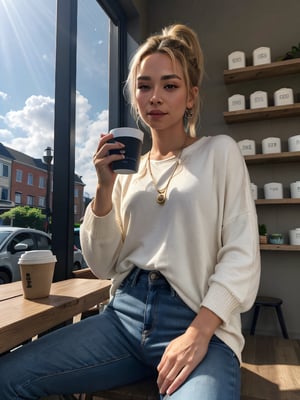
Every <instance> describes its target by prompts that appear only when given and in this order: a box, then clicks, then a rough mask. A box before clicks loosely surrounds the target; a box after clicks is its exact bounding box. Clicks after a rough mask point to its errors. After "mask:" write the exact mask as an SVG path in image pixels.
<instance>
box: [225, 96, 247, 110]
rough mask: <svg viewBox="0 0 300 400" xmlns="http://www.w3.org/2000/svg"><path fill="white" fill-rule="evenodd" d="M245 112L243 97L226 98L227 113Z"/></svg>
mask: <svg viewBox="0 0 300 400" xmlns="http://www.w3.org/2000/svg"><path fill="white" fill-rule="evenodd" d="M239 110H245V96H243V95H242V94H234V95H233V96H230V97H228V111H239Z"/></svg>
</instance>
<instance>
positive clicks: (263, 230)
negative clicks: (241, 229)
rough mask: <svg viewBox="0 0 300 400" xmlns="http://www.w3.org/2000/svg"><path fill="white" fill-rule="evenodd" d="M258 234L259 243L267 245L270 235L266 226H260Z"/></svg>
mask: <svg viewBox="0 0 300 400" xmlns="http://www.w3.org/2000/svg"><path fill="white" fill-rule="evenodd" d="M258 232H259V243H261V244H267V243H268V233H267V227H266V225H265V224H259V225H258Z"/></svg>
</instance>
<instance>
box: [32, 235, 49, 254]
mask: <svg viewBox="0 0 300 400" xmlns="http://www.w3.org/2000/svg"><path fill="white" fill-rule="evenodd" d="M34 236H35V239H36V241H37V249H38V250H49V249H51V243H50V239H49V238H47V237H46V236H44V235H39V234H38V233H36V234H34Z"/></svg>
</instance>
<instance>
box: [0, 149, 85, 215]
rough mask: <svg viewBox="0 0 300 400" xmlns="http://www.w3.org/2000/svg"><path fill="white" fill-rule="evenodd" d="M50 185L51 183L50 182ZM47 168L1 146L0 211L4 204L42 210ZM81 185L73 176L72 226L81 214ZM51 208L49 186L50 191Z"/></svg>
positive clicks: (35, 159) (37, 161)
mask: <svg viewBox="0 0 300 400" xmlns="http://www.w3.org/2000/svg"><path fill="white" fill-rule="evenodd" d="M51 182H52V179H51ZM46 188H47V165H46V164H45V163H44V162H43V161H42V160H41V159H39V158H33V157H30V156H28V155H26V154H25V153H22V152H20V151H17V150H14V149H11V148H9V147H6V146H4V145H3V144H2V143H0V202H1V203H2V204H3V207H1V205H0V211H1V208H2V209H7V204H10V203H11V205H16V206H18V205H20V206H25V205H27V206H30V207H36V208H41V209H45V207H46V191H47V189H46ZM83 191H84V183H83V182H82V180H81V177H79V176H78V175H76V174H75V175H74V223H78V222H79V221H80V218H81V217H82V216H83V213H84V198H83ZM50 204H52V185H51V190H50Z"/></svg>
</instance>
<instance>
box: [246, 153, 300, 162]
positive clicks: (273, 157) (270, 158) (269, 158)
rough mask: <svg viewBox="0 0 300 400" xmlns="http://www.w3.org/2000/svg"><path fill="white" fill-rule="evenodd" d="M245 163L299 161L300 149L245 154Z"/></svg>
mask: <svg viewBox="0 0 300 400" xmlns="http://www.w3.org/2000/svg"><path fill="white" fill-rule="evenodd" d="M244 158H245V161H246V164H268V163H285V162H286V163H288V162H297V161H298V162H299V161H300V151H286V152H282V153H272V154H255V155H254V156H245V157H244Z"/></svg>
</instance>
